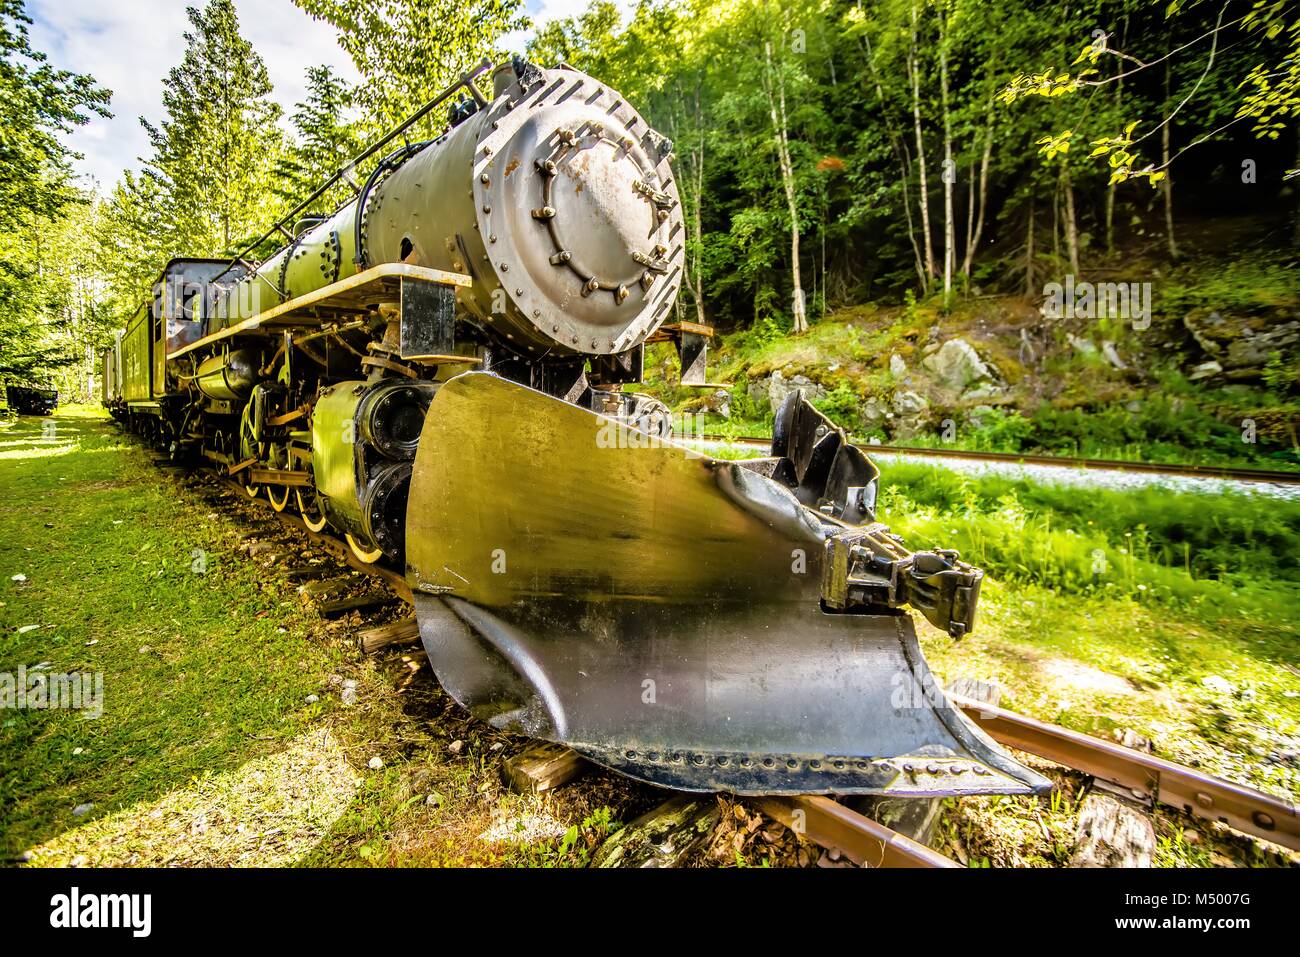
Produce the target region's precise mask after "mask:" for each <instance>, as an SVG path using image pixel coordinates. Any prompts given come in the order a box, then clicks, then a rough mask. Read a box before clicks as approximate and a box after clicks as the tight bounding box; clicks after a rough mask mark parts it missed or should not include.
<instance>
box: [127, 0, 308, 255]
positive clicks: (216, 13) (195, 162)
mask: <svg viewBox="0 0 1300 957" xmlns="http://www.w3.org/2000/svg"><path fill="white" fill-rule="evenodd" d="M188 15H189V20H190V29H189V30H188V31H186V33H185V34H184V39H185V52H184V54H183V55H182V57H181V62H180V65H179V66H176V67H173V68H172V69H171V70H170V71H169V73H168V75H167V82H166V84H165V85H164V87H163V107H164V109H165V111H166V115H165V116H164V118H163V120H162V123H161V124H160V125H159V126H156V127H155V126H154V125H153V124H151V123H149V122H148V121H146V120H141V123H142V125H143V126H144V128H145V130H146V131H147V132H148V134H149V143H150V146H151V148H152V150H153V153H152V155H151V156H150V157H149V158H148V160H147V164H146V167H145V176H146V178H147V179H150V180H152V181H153V183H154V184H156V186H157V187H158V191H159V198H161V200H162V207H163V210H164V214H163V215H162V217H161V220H162V221H161V224H160V225H161V226H162V229H163V233H162V237H161V238H162V241H163V243H164V244H166V245H164V246H163V249H162V250H161V252H162V253H163V258H166V253H169V252H171V253H172V254H178V251H179V250H185V254H186V255H191V256H216V255H233V254H234V253H235V252H237V251H238V247H239V246H242V245H244V244H245V243H246V242H248V241H250V240H251V239H253V238H254V237H255V236H256V235H257V234H258V233H260V232H262V231H263V230H264V229H265V228H266V227H267V226H269V225H270V223H269V221H268V216H267V207H266V201H265V198H266V196H267V194H268V193H269V192H270V190H271V187H272V184H273V182H274V171H275V161H276V158H277V157H278V155H279V153H280V151H281V150H282V148H283V139H282V135H281V133H280V130H279V127H278V126H277V125H276V124H277V122H278V120H279V118H280V107H279V106H277V105H276V104H275V103H274V102H273V101H272V100H271V99H270V96H271V80H270V78H269V77H268V76H267V72H266V65H265V63H263V62H262V58H261V57H260V56H259V55H258V54H257V52H256V51H255V50H254V49H253V47H252V45H251V44H250V43H249V42H248V41H247V40H245V39H244V38H243V36H241V35H240V32H239V17H238V15H237V14H236V12H235V5H234V2H233V0H209V2H208V5H207V6H206V7H205V8H203V9H202V10H199V9H197V8H194V7H191V8H190V9H189V11H188ZM141 238H142V239H143V238H144V237H141ZM156 265H157V266H158V267H159V268H161V266H162V263H161V262H159V263H157V264H156Z"/></svg>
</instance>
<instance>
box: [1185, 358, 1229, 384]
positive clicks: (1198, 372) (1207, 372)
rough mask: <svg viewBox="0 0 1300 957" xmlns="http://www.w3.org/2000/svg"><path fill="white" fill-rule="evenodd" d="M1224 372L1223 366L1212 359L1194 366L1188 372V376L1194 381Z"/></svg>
mask: <svg viewBox="0 0 1300 957" xmlns="http://www.w3.org/2000/svg"><path fill="white" fill-rule="evenodd" d="M1222 372H1223V366H1221V365H1219V363H1217V362H1215V361H1214V360H1213V359H1211V360H1210V361H1209V362H1202V363H1200V364H1199V365H1194V366H1192V371H1191V372H1190V373H1188V375H1187V378H1189V379H1191V380H1192V381H1193V382H1195V381H1197V380H1198V379H1208V378H1210V377H1211V376H1216V375H1220V374H1222Z"/></svg>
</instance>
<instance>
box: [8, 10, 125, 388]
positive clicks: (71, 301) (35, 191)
mask: <svg viewBox="0 0 1300 957" xmlns="http://www.w3.org/2000/svg"><path fill="white" fill-rule="evenodd" d="M30 23H31V21H30V19H29V18H28V17H27V15H26V13H25V12H24V10H23V4H22V3H20V2H18V0H0V379H16V380H20V381H22V380H48V379H50V378H51V376H52V375H53V374H54V373H56V372H57V371H58V370H60V369H65V368H68V367H69V366H71V365H73V364H74V363H76V362H77V361H78V360H79V359H80V358H81V349H82V348H83V347H82V341H83V340H82V338H81V337H82V335H83V334H84V333H86V332H87V331H88V329H93V327H94V325H95V316H94V306H93V300H94V290H93V289H89V288H86V287H84V286H80V287H78V286H76V284H75V283H72V282H70V281H69V275H70V273H71V272H72V271H73V270H72V269H71V264H70V263H68V262H66V261H65V260H64V259H62V258H61V257H63V256H67V255H73V256H78V257H79V258H78V261H79V262H80V261H84V256H85V247H84V246H81V247H78V246H76V245H71V244H66V243H65V242H64V240H65V238H66V237H68V236H69V235H71V234H73V233H76V234H78V238H79V239H81V240H83V241H84V240H85V239H86V238H87V236H86V230H85V225H86V220H87V210H86V207H85V206H84V205H83V199H82V197H81V196H80V194H79V193H78V192H77V190H76V189H75V187H74V186H73V184H72V182H71V175H70V170H69V161H70V160H71V159H73V158H74V157H75V155H76V154H75V153H74V152H73V151H72V149H71V148H70V147H69V146H68V145H67V144H66V143H65V142H64V139H63V137H64V136H65V135H66V134H68V133H70V132H71V131H72V130H74V129H75V128H76V127H78V126H81V125H83V124H85V123H86V122H87V121H88V120H89V118H90V117H91V116H92V115H99V116H108V115H109V113H108V109H107V104H108V99H109V92H108V91H107V90H105V89H103V88H102V87H100V86H98V85H97V84H96V83H95V81H94V80H93V79H92V78H91V77H88V76H83V75H81V74H77V73H72V72H69V71H67V70H60V69H56V68H55V67H54V66H52V65H51V64H50V63H49V62H48V61H47V59H46V57H45V55H44V54H43V53H42V52H40V51H39V50H35V49H33V48H32V46H31V42H30V36H29V33H28V27H29V25H30ZM78 295H79V298H78Z"/></svg>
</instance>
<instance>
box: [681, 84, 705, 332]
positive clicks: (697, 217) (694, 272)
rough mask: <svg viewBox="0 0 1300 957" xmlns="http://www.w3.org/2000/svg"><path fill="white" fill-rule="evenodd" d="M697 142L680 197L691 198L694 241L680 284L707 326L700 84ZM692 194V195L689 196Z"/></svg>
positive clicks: (696, 318)
mask: <svg viewBox="0 0 1300 957" xmlns="http://www.w3.org/2000/svg"><path fill="white" fill-rule="evenodd" d="M693 133H694V134H695V135H696V137H697V139H696V142H695V143H694V145H692V146H691V148H690V151H689V152H688V153H687V160H686V164H685V165H686V169H685V170H684V171H683V172H684V173H685V174H686V175H685V176H683V177H681V178H680V179H681V181H682V182H683V183H684V184H685V186H686V188H685V189H683V191H682V192H683V194H684V195H685V196H687V197H689V198H690V199H691V216H690V230H691V238H692V239H693V240H694V250H693V252H692V254H691V255H690V256H687V257H686V262H685V268H684V269H683V270H682V285H683V286H685V287H686V290H687V291H688V292H689V293H690V294H691V299H692V300H693V301H694V304H695V321H696V322H698V323H700V324H701V325H707V323H706V322H705V316H704V277H703V275H701V271H700V249H701V247H702V246H703V242H704V230H703V221H702V214H701V212H700V205H701V203H702V201H703V198H704V143H705V136H704V110H703V107H702V106H701V103H700V84H698V83H697V84H696V86H695V129H694V131H693ZM692 193H693V194H694V195H693V196H692V195H691V194H692Z"/></svg>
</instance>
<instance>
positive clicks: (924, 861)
mask: <svg viewBox="0 0 1300 957" xmlns="http://www.w3.org/2000/svg"><path fill="white" fill-rule="evenodd" d="M754 803H755V804H756V805H757V806H758V808H759V809H760V810H761V811H762V812H763V813H764V814H766V815H767V816H768V817H770V818H772V819H773V820H776V821H779V822H780V823H781V824H784V825H785V826H786V827H788V828H790V829H791V830H792V831H794V832H795V833H796V834H802V835H803V836H805V837H807V838H808V839H809V840H810V841H812V842H814V843H815V844H820V845H821V846H822V847H824V848H827V849H828V850H830V849H838V850H839V851H840V852H841V853H843V854H844V856H845V857H847V858H848V859H849V860H851V861H852V862H853V863H854V864H857V865H858V866H860V867H861V866H866V867H960V866H961V865H959V864H958V863H957V862H956V861H954V860H951V859H950V858H947V857H944V856H943V855H942V854H940V853H939V852H938V851H935V850H932V849H931V848H929V847H926V846H925V845H924V844H921V843H919V842H917V841H914V840H912V839H911V838H910V837H907V836H906V835H904V834H899V833H898V832H897V831H892V830H890V829H889V828H887V827H885V826H884V825H883V824H880V823H878V822H876V821H873V820H871V818H869V817H864V816H863V815H861V814H859V813H857V812H856V811H854V810H851V809H850V808H847V807H845V806H844V805H843V804H840V803H839V802H837V801H833V800H831V799H830V798H828V797H821V796H818V795H807V794H805V795H797V796H794V797H765V798H758V799H756V800H755V802H754Z"/></svg>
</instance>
